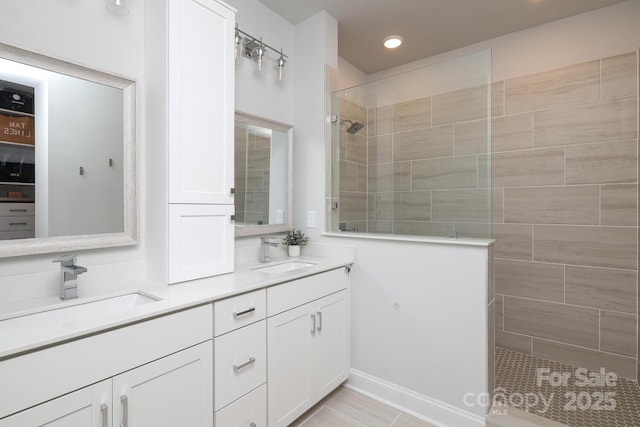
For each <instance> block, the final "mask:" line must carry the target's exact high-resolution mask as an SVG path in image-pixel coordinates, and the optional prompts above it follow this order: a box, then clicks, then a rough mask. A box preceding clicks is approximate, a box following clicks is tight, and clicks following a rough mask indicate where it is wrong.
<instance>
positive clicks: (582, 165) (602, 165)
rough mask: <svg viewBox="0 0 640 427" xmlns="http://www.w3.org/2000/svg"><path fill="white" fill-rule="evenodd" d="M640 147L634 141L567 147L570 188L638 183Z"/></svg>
mask: <svg viewBox="0 0 640 427" xmlns="http://www.w3.org/2000/svg"><path fill="white" fill-rule="evenodd" d="M637 145H638V144H637V140H635V139H630V140H625V141H615V142H605V143H599V144H588V145H580V146H576V147H567V157H566V162H567V163H566V168H567V175H566V180H567V184H603V183H612V182H634V181H637V176H638V169H637V163H638V155H637Z"/></svg>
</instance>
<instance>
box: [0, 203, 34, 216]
mask: <svg viewBox="0 0 640 427" xmlns="http://www.w3.org/2000/svg"><path fill="white" fill-rule="evenodd" d="M35 207H36V206H35V204H34V203H0V216H23V215H35V212H36V209H35Z"/></svg>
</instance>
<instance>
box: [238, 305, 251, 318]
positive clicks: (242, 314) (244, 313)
mask: <svg viewBox="0 0 640 427" xmlns="http://www.w3.org/2000/svg"><path fill="white" fill-rule="evenodd" d="M254 311H256V308H255V307H249V308H247V309H246V310H242V311H234V312H233V317H235V318H238V317H240V316H246V315H247V314H252V313H253V312H254Z"/></svg>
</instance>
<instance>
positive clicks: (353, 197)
mask: <svg viewBox="0 0 640 427" xmlns="http://www.w3.org/2000/svg"><path fill="white" fill-rule="evenodd" d="M339 206H340V207H339V209H340V221H364V220H366V219H367V195H366V193H356V192H350V191H341V192H340V205H339Z"/></svg>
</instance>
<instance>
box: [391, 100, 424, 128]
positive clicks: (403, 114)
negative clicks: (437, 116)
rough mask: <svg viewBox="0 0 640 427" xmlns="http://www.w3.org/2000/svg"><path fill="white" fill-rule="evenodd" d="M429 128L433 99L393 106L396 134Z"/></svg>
mask: <svg viewBox="0 0 640 427" xmlns="http://www.w3.org/2000/svg"><path fill="white" fill-rule="evenodd" d="M429 126H431V98H420V99H414V100H413V101H408V102H403V103H401V104H395V105H394V106H393V131H394V132H403V131H407V130H414V129H422V128H427V127H429Z"/></svg>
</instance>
